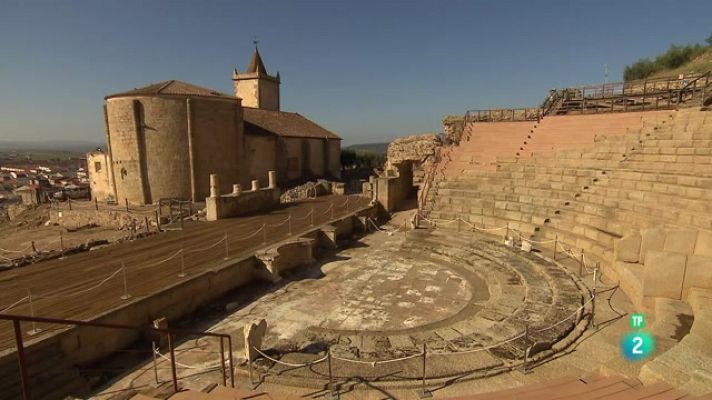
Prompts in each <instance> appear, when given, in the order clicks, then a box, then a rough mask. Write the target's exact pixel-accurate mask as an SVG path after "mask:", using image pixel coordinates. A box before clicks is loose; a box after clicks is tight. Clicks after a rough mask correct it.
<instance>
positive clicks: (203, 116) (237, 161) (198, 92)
mask: <svg viewBox="0 0 712 400" xmlns="http://www.w3.org/2000/svg"><path fill="white" fill-rule="evenodd" d="M232 80H233V87H234V95H228V94H224V93H220V92H218V91H215V90H211V89H206V88H202V87H199V86H195V85H192V84H190V83H186V82H181V81H177V80H169V81H165V82H159V83H155V84H151V85H148V86H145V87H142V88H138V89H133V90H129V91H126V92H121V93H116V94H112V95H109V96H106V97H105V101H104V123H105V128H106V136H107V149H106V151H105V152H104V151H96V152H92V153H89V154H87V164H88V167H89V168H88V170H89V178H90V182H91V190H92V196H93V197H95V198H96V199H97V200H99V201H111V200H113V201H116V202H119V203H122V204H123V203H124V202H125V201H128V203H129V204H136V205H143V204H153V203H157V202H158V201H159V200H161V199H181V200H192V201H196V202H197V201H203V200H204V199H205V198H206V197H208V196H209V188H210V182H209V181H210V174H219V175H220V177H221V179H220V184H221V187H220V191H221V192H222V193H228V192H230V191H232V187H233V184H240V185H242V187H243V188H245V189H248V188H249V185H250V182H251V181H252V180H255V179H256V180H259V181H260V183H261V185H262V186H264V185H266V184H267V179H268V178H267V177H268V171H277V176H278V182H279V184H280V185H282V186H285V185H288V184H289V183H297V182H301V181H304V180H307V179H314V178H330V179H338V178H339V176H340V170H341V164H340V153H341V138H340V137H339V136H337V135H336V134H335V133H333V132H331V131H329V130H327V129H325V128H323V127H321V126H320V125H318V124H317V123H315V122H313V121H311V120H310V119H308V118H306V117H304V116H302V115H300V114H298V113H294V112H286V111H282V110H281V107H280V93H279V91H280V88H279V86H280V83H281V79H280V76H279V73H277V74H276V75H270V74H269V73H268V72H267V69H266V68H265V65H264V62H263V61H262V57H261V56H260V53H259V50H258V49H257V48H255V52H254V54H253V55H252V59H251V61H250V64H249V66H248V68H247V70H246V71H245V72H240V71H238V70H237V69H235V70H234V71H233V75H232Z"/></svg>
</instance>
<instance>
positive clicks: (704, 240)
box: [695, 230, 712, 257]
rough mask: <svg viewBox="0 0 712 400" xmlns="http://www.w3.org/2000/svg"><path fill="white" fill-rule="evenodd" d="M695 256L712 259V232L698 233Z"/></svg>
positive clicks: (701, 231)
mask: <svg viewBox="0 0 712 400" xmlns="http://www.w3.org/2000/svg"><path fill="white" fill-rule="evenodd" d="M695 255H698V256H707V257H712V232H710V231H703V230H700V231H698V232H697V243H696V244H695Z"/></svg>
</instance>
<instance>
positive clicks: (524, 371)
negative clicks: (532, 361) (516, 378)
mask: <svg viewBox="0 0 712 400" xmlns="http://www.w3.org/2000/svg"><path fill="white" fill-rule="evenodd" d="M531 348H532V346H529V347H527V348H526V349H525V350H524V360H523V361H522V374H525V375H526V374H528V373H529V371H528V370H527V363H528V362H529V350H531Z"/></svg>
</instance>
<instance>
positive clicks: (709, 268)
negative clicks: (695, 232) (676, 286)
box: [683, 255, 712, 298]
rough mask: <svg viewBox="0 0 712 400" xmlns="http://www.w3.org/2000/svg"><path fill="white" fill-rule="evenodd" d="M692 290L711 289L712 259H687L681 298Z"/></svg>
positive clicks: (701, 257)
mask: <svg viewBox="0 0 712 400" xmlns="http://www.w3.org/2000/svg"><path fill="white" fill-rule="evenodd" d="M692 288H700V289H712V257H710V256H697V255H691V256H688V257H687V266H686V270H685V282H684V283H683V298H686V297H687V295H688V293H689V292H690V290H691V289H692Z"/></svg>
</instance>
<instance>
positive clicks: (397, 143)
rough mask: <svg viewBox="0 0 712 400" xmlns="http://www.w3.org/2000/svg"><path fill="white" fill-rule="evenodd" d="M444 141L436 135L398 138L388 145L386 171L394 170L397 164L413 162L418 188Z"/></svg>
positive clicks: (415, 183) (415, 181)
mask: <svg viewBox="0 0 712 400" xmlns="http://www.w3.org/2000/svg"><path fill="white" fill-rule="evenodd" d="M440 146H442V141H441V139H440V137H438V135H436V134H434V133H428V134H422V135H412V136H405V137H402V138H398V139H396V140H394V141H392V142H391V143H390V144H389V145H388V152H387V156H388V160H387V161H386V168H385V169H386V170H393V169H395V166H396V165H397V164H400V163H402V162H404V161H411V162H412V164H413V184H414V185H416V186H418V185H420V184H421V182H422V180H423V176H424V174H425V171H426V170H427V168H429V165H430V164H431V163H432V161H433V156H434V155H435V152H436V151H437V149H438V148H439V147H440Z"/></svg>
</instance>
